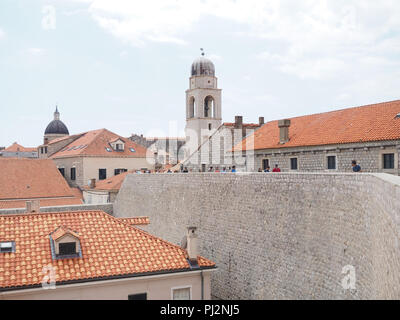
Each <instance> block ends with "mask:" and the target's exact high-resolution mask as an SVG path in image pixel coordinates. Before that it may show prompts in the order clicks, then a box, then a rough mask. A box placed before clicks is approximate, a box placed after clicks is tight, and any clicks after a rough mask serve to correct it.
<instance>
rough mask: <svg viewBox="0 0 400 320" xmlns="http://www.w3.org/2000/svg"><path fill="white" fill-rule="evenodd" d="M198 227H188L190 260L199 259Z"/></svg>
mask: <svg viewBox="0 0 400 320" xmlns="http://www.w3.org/2000/svg"><path fill="white" fill-rule="evenodd" d="M196 229H197V228H196V227H188V231H187V253H188V257H189V260H190V261H193V262H195V261H197V256H198V255H199V252H198V239H197V233H196Z"/></svg>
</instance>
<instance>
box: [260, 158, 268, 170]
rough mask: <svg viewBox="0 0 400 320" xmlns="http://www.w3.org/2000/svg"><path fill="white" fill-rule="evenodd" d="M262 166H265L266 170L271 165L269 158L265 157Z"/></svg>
mask: <svg viewBox="0 0 400 320" xmlns="http://www.w3.org/2000/svg"><path fill="white" fill-rule="evenodd" d="M262 167H263V170H265V169H267V168H268V167H269V159H263V161H262Z"/></svg>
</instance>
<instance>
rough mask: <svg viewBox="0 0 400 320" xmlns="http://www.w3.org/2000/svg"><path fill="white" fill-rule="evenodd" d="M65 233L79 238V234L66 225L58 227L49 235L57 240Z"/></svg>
mask: <svg viewBox="0 0 400 320" xmlns="http://www.w3.org/2000/svg"><path fill="white" fill-rule="evenodd" d="M66 234H70V235H72V236H74V237H75V238H79V234H77V233H76V232H75V231H73V230H71V229H69V228H68V227H66V226H60V227H58V228H57V229H56V230H55V231H54V232H52V233H51V237H52V238H53V240H58V239H60V238H61V237H63V236H65V235H66Z"/></svg>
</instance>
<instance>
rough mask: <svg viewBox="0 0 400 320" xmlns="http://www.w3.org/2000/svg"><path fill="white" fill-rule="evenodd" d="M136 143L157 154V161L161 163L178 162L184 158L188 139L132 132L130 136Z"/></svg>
mask: <svg viewBox="0 0 400 320" xmlns="http://www.w3.org/2000/svg"><path fill="white" fill-rule="evenodd" d="M129 139H130V140H132V141H133V142H135V143H138V144H140V145H142V146H144V147H145V148H147V149H150V150H151V151H152V152H153V153H154V156H155V160H156V163H159V164H161V165H163V166H164V165H167V164H173V165H175V164H177V163H178V162H179V161H181V160H183V159H184V148H182V147H183V146H184V145H185V142H186V139H185V138H182V137H144V136H143V135H137V134H132V135H131V136H130V137H129Z"/></svg>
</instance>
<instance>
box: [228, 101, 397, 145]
mask: <svg viewBox="0 0 400 320" xmlns="http://www.w3.org/2000/svg"><path fill="white" fill-rule="evenodd" d="M399 113H400V100H397V101H392V102H384V103H378V104H373V105H368V106H361V107H354V108H348V109H343V110H337V111H331V112H325V113H318V114H312V115H307V116H302V117H295V118H290V121H291V124H290V127H289V139H290V140H289V142H287V143H285V144H279V128H278V121H271V122H268V123H266V124H264V126H262V127H261V128H260V129H258V130H257V131H255V132H254V133H253V134H251V135H250V136H248V137H247V138H246V139H244V140H243V141H242V142H241V143H239V144H237V145H236V146H235V148H234V149H233V150H234V151H240V150H246V143H248V144H249V146H250V147H249V148H248V149H249V150H260V149H275V148H289V147H300V146H318V145H330V144H343V143H357V142H369V141H384V140H399V139H400V118H396V115H398V114H399ZM253 139H254V146H253V147H251V146H252V140H253ZM242 148H243V149H242Z"/></svg>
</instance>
